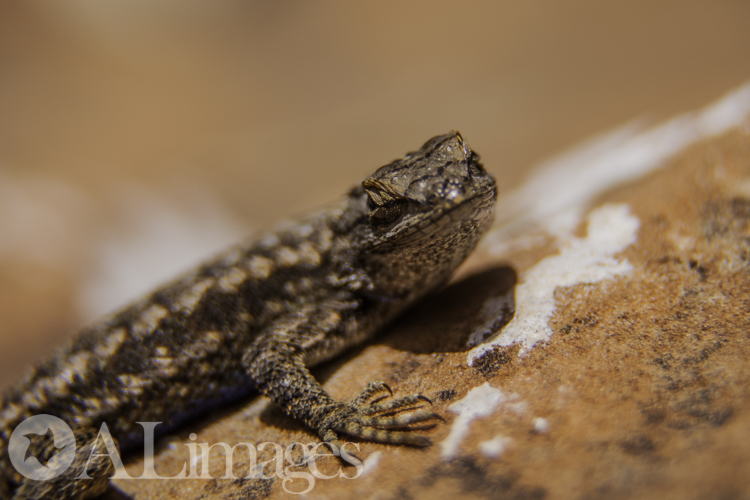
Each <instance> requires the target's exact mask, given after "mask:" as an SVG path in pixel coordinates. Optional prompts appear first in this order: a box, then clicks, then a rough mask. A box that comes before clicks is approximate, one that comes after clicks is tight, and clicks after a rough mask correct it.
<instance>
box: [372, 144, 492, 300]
mask: <svg viewBox="0 0 750 500" xmlns="http://www.w3.org/2000/svg"><path fill="white" fill-rule="evenodd" d="M362 188H363V189H364V195H365V197H366V198H365V202H366V213H367V220H368V223H367V227H366V229H365V233H366V238H365V240H366V241H367V245H366V246H367V247H368V248H366V250H367V255H368V256H366V257H365V259H366V260H369V261H370V262H369V264H370V267H371V268H372V271H373V272H375V274H376V275H378V276H379V277H380V278H381V280H387V281H389V284H388V286H396V285H397V283H396V282H398V283H401V284H402V285H403V286H412V287H414V286H419V284H420V283H418V282H422V281H425V280H427V281H430V282H432V281H436V282H437V281H445V279H447V277H448V276H449V275H450V273H451V272H452V271H453V269H454V268H455V267H457V266H458V264H460V263H461V261H463V259H464V258H465V257H466V256H467V255H468V253H469V252H470V251H471V250H472V249H473V248H474V246H475V245H476V243H477V241H478V240H479V238H480V236H481V235H482V234H483V233H484V232H485V231H486V230H487V229H488V228H489V225H490V224H491V222H492V209H493V207H494V203H495V198H496V187H495V179H494V178H493V177H492V175H490V174H489V173H488V172H487V171H485V169H484V167H483V166H482V164H481V163H480V160H479V155H477V154H476V153H475V152H474V151H472V150H471V148H470V147H469V145H468V143H467V142H466V141H465V140H464V138H463V137H462V136H461V134H460V133H458V132H452V133H450V134H445V135H440V136H437V137H433V138H432V139H430V140H429V141H427V142H426V143H425V144H424V145H423V146H422V147H421V148H420V149H419V150H417V151H414V152H411V153H408V154H406V155H405V156H404V157H403V158H400V159H398V160H395V161H393V162H391V163H389V164H388V165H385V166H383V167H381V168H379V169H378V170H377V171H376V172H375V173H374V174H372V175H371V176H370V177H368V178H367V179H365V180H364V182H363V183H362ZM417 268H420V269H417ZM420 273H421V275H420ZM428 275H429V276H428ZM376 279H377V277H376ZM415 280H416V281H415ZM425 283H426V281H425ZM400 287H401V286H400V285H399V288H400Z"/></svg>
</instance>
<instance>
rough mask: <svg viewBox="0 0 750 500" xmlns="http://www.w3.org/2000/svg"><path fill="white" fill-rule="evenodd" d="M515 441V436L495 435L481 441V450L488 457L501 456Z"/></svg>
mask: <svg viewBox="0 0 750 500" xmlns="http://www.w3.org/2000/svg"><path fill="white" fill-rule="evenodd" d="M512 443H513V438H509V437H507V436H495V437H494V438H492V439H490V440H488V441H482V442H481V443H479V451H480V452H481V453H482V455H484V456H485V457H487V458H500V457H501V456H502V455H503V453H505V452H506V451H507V449H508V447H509V446H510V445H511V444H512Z"/></svg>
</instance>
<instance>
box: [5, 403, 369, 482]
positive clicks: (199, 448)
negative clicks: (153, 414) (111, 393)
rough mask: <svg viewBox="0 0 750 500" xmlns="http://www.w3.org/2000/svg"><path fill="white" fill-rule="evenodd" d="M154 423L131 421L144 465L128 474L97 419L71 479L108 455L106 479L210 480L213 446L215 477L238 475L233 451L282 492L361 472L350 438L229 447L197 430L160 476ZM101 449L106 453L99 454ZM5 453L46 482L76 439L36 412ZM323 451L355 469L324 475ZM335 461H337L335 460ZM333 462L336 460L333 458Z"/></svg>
mask: <svg viewBox="0 0 750 500" xmlns="http://www.w3.org/2000/svg"><path fill="white" fill-rule="evenodd" d="M160 423H161V422H137V424H139V425H140V426H142V427H143V430H144V441H143V445H144V446H143V450H144V462H143V467H144V470H143V474H142V475H141V476H139V477H132V476H130V475H129V474H128V472H127V471H126V470H125V468H124V467H123V464H122V460H121V459H120V454H119V451H118V449H117V446H116V445H115V443H114V440H113V438H112V436H111V435H110V434H109V430H108V428H107V424H105V423H102V424H101V428H100V429H99V434H98V435H97V438H96V441H95V442H96V443H101V444H102V445H103V446H101V447H99V446H97V447H94V446H89V445H87V446H86V447H85V449H86V450H88V459H87V460H86V462H85V465H84V464H83V462H81V463H79V465H78V466H77V468H76V469H75V470H74V473H77V474H78V475H77V476H75V480H81V479H91V476H89V474H94V472H93V470H94V469H91V468H90V467H91V465H92V460H93V459H101V458H102V457H109V459H110V460H111V461H112V464H113V465H114V475H112V476H111V477H110V479H130V480H133V479H162V480H175V479H214V477H215V476H212V475H211V474H210V473H209V470H208V464H209V461H210V454H211V451H212V449H213V448H216V449H217V450H221V451H223V455H224V465H225V469H224V473H223V475H221V476H220V477H221V478H222V479H241V478H240V477H237V476H235V473H234V458H235V452H236V453H237V454H242V455H243V456H244V457H245V458H246V460H243V461H242V462H243V466H244V467H241V468H243V469H244V471H245V473H246V474H245V476H244V477H246V478H255V479H272V478H274V477H278V478H279V479H282V488H283V489H284V491H286V492H287V493H293V494H303V493H307V492H309V491H311V490H312V489H313V487H314V486H315V480H316V479H333V478H336V477H339V478H345V479H355V478H357V477H359V476H360V475H361V474H362V471H363V465H362V462H361V461H360V460H359V459H358V458H357V457H356V456H354V455H351V454H349V453H348V452H347V451H346V450H345V448H346V446H347V445H349V444H352V445H353V447H356V448H357V450H359V447H358V446H357V445H356V444H354V443H343V444H342V445H341V448H339V447H337V446H336V445H334V444H332V443H308V444H304V443H298V442H294V443H291V444H289V445H287V446H286V448H285V447H283V446H281V445H280V444H278V443H271V442H267V443H260V444H258V445H257V446H256V445H255V444H253V443H237V444H235V445H233V446H232V445H229V444H227V443H221V442H219V443H214V444H212V445H209V444H208V443H200V442H196V440H197V438H198V437H197V435H196V434H195V433H191V434H190V437H189V441H190V442H187V443H185V447H186V448H187V449H188V451H189V455H190V458H189V460H187V461H186V462H185V463H184V464H183V468H182V471H181V472H180V473H178V474H177V475H172V476H168V477H164V476H160V475H159V474H158V473H157V472H156V470H155V469H154V465H155V462H154V437H155V428H156V426H157V425H159V424H160ZM105 450H106V453H103V452H104V451H105ZM328 450H330V453H328V452H327V451H328ZM8 455H9V458H10V461H11V463H12V464H13V466H14V467H15V468H16V470H17V471H18V472H19V473H21V474H22V475H23V476H25V477H27V478H29V479H32V480H34V481H48V480H50V479H54V478H56V477H58V476H60V475H61V474H63V473H65V472H66V470H67V469H68V468H69V467H70V465H71V464H72V463H73V461H74V459H75V457H76V439H75V436H74V434H73V430H72V429H71V428H70V427H69V426H68V425H67V424H66V423H65V422H64V421H63V420H61V419H59V418H57V417H55V416H52V415H36V416H33V417H29V418H27V419H26V420H24V421H23V422H21V423H20V424H19V425H18V426H17V427H16V428H15V430H14V431H13V433H12V434H11V435H10V439H9V441H8ZM79 455H80V453H79ZM261 455H263V456H265V457H268V456H269V455H270V456H272V457H273V458H271V459H270V460H265V461H261V462H259V461H258V459H259V458H260V457H261ZM326 456H328V457H333V456H335V457H339V458H340V459H341V460H342V461H343V462H346V463H348V464H350V465H352V466H354V467H355V469H356V473H355V474H354V475H351V476H350V475H346V474H344V472H343V470H341V468H340V467H339V468H338V471H337V472H336V473H334V474H331V475H329V474H324V473H323V472H322V471H321V470H320V469H318V466H317V464H316V460H317V459H318V458H320V457H326ZM80 458H82V459H83V458H85V457H80ZM43 462H45V463H43ZM337 463H339V462H338V461H337ZM339 465H341V464H340V463H339ZM241 475H242V474H241ZM300 488H301V490H300Z"/></svg>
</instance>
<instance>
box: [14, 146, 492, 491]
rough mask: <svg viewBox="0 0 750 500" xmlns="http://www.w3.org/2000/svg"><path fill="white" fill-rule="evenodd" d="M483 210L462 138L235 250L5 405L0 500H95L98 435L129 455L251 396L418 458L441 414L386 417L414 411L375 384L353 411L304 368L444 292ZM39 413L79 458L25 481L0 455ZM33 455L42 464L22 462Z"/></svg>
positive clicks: (336, 438)
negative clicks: (60, 426) (168, 428)
mask: <svg viewBox="0 0 750 500" xmlns="http://www.w3.org/2000/svg"><path fill="white" fill-rule="evenodd" d="M494 201H495V181H494V179H493V178H492V176H491V175H489V174H488V173H487V172H486V171H485V170H484V169H483V168H482V166H481V164H480V163H479V157H478V155H477V154H476V153H474V152H473V151H471V149H470V148H469V146H468V144H467V143H466V142H465V141H464V139H463V138H462V137H461V135H460V134H459V133H458V132H454V133H451V134H446V135H442V136H437V137H434V138H432V139H430V140H429V141H428V142H427V143H425V145H424V146H423V147H422V148H421V149H420V150H418V151H415V152H412V153H409V154H407V155H406V156H405V157H404V158H401V159H399V160H396V161H394V162H392V163H390V164H388V165H386V166H384V167H381V168H380V169H378V170H377V171H376V172H375V173H374V174H373V175H372V176H370V177H369V178H368V179H365V181H364V182H363V183H362V185H361V186H360V187H357V188H354V189H352V190H351V191H350V192H349V193H348V194H347V196H346V197H345V198H344V199H343V200H342V201H341V202H340V203H339V204H337V205H335V206H333V207H332V208H330V209H328V210H324V211H321V212H319V213H316V214H315V215H313V216H311V217H310V218H308V219H306V220H303V221H301V222H299V223H297V224H294V225H291V226H287V227H285V228H284V229H282V230H280V231H277V232H275V233H270V234H267V235H264V236H262V237H260V238H259V239H257V240H255V241H251V242H249V243H247V244H245V245H240V246H237V247H235V248H232V249H230V250H228V251H227V252H226V253H224V254H223V255H220V256H218V257H217V258H215V259H214V260H213V261H211V262H208V263H206V264H204V265H202V266H200V267H198V268H197V269H196V270H195V271H193V272H191V273H189V274H187V275H185V276H184V277H182V278H180V279H177V280H176V281H174V282H173V283H171V284H168V285H166V286H164V287H163V288H161V289H159V290H157V291H155V292H154V293H152V294H151V295H149V296H148V297H146V298H144V299H143V300H141V301H139V302H137V303H135V304H132V305H130V306H129V307H126V308H125V309H123V310H121V311H120V312H118V313H116V314H114V315H112V316H111V317H109V318H105V319H104V320H102V321H100V322H98V323H96V324H94V325H92V326H91V327H89V328H86V329H85V330H84V331H82V332H81V333H80V334H79V335H78V336H76V337H75V338H74V339H73V340H72V341H71V342H70V344H69V345H68V346H67V347H66V348H65V349H63V350H61V351H59V352H58V353H57V354H56V355H55V356H54V357H52V358H51V359H49V360H46V361H44V362H42V363H40V364H38V365H36V366H35V367H34V369H33V371H32V373H31V374H30V375H29V376H28V377H27V378H26V379H25V380H24V381H23V382H22V383H20V384H19V385H18V386H16V387H15V388H13V389H11V390H10V391H8V392H7V393H5V394H4V395H3V396H2V400H1V401H0V402H1V406H0V470H1V471H2V473H1V474H0V496H2V495H3V493H4V492H12V491H15V496H14V497H13V498H15V499H21V498H36V497H39V496H40V495H41V496H44V498H49V499H53V500H54V499H76V500H81V499H85V498H91V497H92V496H93V495H95V494H97V492H100V491H102V490H103V489H104V488H106V485H107V481H108V480H107V478H108V477H109V476H110V475H111V473H112V469H111V466H110V464H109V463H97V464H96V466H95V467H94V468H93V469H89V470H88V474H89V475H90V476H91V477H93V479H91V480H74V479H73V478H74V477H76V476H77V475H79V474H80V472H81V471H82V470H83V467H85V460H86V459H87V458H88V454H87V453H88V452H90V451H91V447H92V446H94V444H95V443H94V442H93V440H94V436H96V430H97V429H98V428H99V426H100V425H101V423H103V422H106V423H107V425H108V428H109V430H110V432H111V433H112V436H113V437H114V438H115V439H116V440H118V441H119V442H121V443H123V444H125V443H127V442H128V441H130V440H132V439H135V438H138V437H139V436H140V434H139V431H142V428H141V427H140V426H139V425H137V424H136V422H147V421H159V422H165V423H166V424H167V425H169V424H178V423H179V422H181V421H183V420H185V419H186V418H188V417H189V416H190V415H193V414H195V413H197V412H200V411H201V410H204V409H206V408H208V407H210V406H212V405H215V404H217V403H219V402H221V401H223V400H227V399H232V398H237V397H238V396H241V395H243V394H246V393H248V392H251V391H253V390H257V391H260V392H262V393H263V394H265V395H267V396H268V397H270V398H271V399H272V400H273V401H274V402H276V403H277V404H278V405H279V406H281V407H282V408H283V409H284V411H286V412H287V413H288V414H290V415H292V416H293V417H295V418H297V419H299V420H300V421H302V422H304V423H305V424H307V425H308V426H309V427H310V428H312V429H313V430H315V431H316V432H317V433H318V434H319V435H320V436H321V438H322V439H324V440H326V441H331V442H334V443H337V442H340V438H341V437H342V436H348V437H354V438H359V439H366V440H372V441H379V442H385V443H392V444H408V445H416V446H423V445H426V444H428V443H429V441H428V440H427V438H425V437H424V436H421V435H417V434H415V433H413V432H411V431H410V428H411V429H412V430H413V429H414V428H418V426H416V427H415V426H414V425H413V424H421V423H423V422H430V421H434V420H436V419H439V418H440V417H439V416H438V415H436V414H435V413H433V412H430V411H425V410H419V411H416V412H413V413H410V414H402V415H397V416H394V414H396V413H399V412H402V411H405V410H412V409H415V408H417V407H419V406H420V405H422V404H423V403H424V400H425V398H422V397H421V396H418V395H408V396H404V397H401V398H397V399H389V400H378V401H374V402H371V401H369V400H370V399H371V397H372V396H373V395H375V394H378V393H382V392H383V391H384V388H385V389H387V386H385V385H384V384H382V383H380V382H373V383H371V384H369V385H368V386H367V388H365V390H364V391H363V392H362V394H361V395H360V396H359V397H357V398H355V399H354V400H353V401H351V402H349V403H346V402H339V401H335V400H333V399H332V398H331V397H330V396H329V395H328V394H327V393H326V392H325V390H324V389H323V388H322V387H321V386H320V384H319V383H318V382H317V381H316V380H315V379H314V378H313V377H312V376H311V375H310V372H309V371H308V367H310V366H314V365H316V364H318V363H321V362H323V361H325V360H328V359H330V358H332V357H334V356H336V355H338V354H339V353H341V352H342V351H343V350H344V349H346V348H348V347H350V346H352V345H355V344H358V343H361V342H362V341H364V340H366V339H368V338H370V337H371V336H372V335H373V334H374V333H375V332H376V331H377V330H378V329H380V328H381V327H382V326H383V325H384V324H385V323H387V322H388V321H389V320H391V319H392V318H393V317H394V316H396V315H397V314H399V313H400V312H401V311H402V310H403V309H404V308H406V307H408V306H409V305H410V304H411V303H413V302H414V301H415V300H417V299H418V298H420V297H421V296H423V295H424V294H425V293H427V292H429V291H430V290H432V289H434V288H436V287H438V286H440V285H442V284H443V283H445V281H446V280H447V279H448V278H449V276H450V274H451V273H452V271H453V270H454V269H455V268H456V267H457V266H458V265H459V264H460V263H461V262H462V261H463V260H464V258H465V257H466V256H467V255H468V254H469V252H471V250H472V249H473V248H474V246H475V245H476V243H477V241H478V240H479V238H480V237H481V235H482V234H483V233H484V232H485V230H486V229H487V228H488V227H489V225H490V224H491V220H492V209H493V205H494ZM388 391H390V389H388ZM41 413H46V414H52V415H55V416H58V417H59V418H62V419H63V420H65V421H66V422H67V423H68V424H70V425H71V426H72V427H74V430H75V431H76V439H77V442H79V448H80V450H79V451H80V453H79V455H80V456H81V458H80V459H79V458H78V455H77V458H76V461H74V462H73V465H71V467H70V468H69V469H68V471H66V473H65V474H63V475H61V476H59V477H58V478H56V479H55V480H53V481H51V482H47V483H34V482H32V481H28V480H25V479H24V478H23V477H22V476H20V475H19V474H17V473H16V472H15V470H14V469H13V467H12V465H11V464H10V462H9V458H8V450H7V442H8V438H9V435H10V433H11V432H12V430H13V429H14V428H15V427H16V426H17V425H18V424H19V423H20V422H21V421H23V420H24V419H25V418H27V417H29V416H32V415H36V414H41ZM410 426H411V427H410ZM394 429H399V430H394ZM47 451H48V450H47ZM37 452H38V453H40V455H39V456H41V454H42V453H45V452H46V451H45V450H43V449H30V453H31V454H32V455H34V454H35V453H37ZM34 456H37V455H34ZM8 494H10V493H8Z"/></svg>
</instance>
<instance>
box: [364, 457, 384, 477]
mask: <svg viewBox="0 0 750 500" xmlns="http://www.w3.org/2000/svg"><path fill="white" fill-rule="evenodd" d="M382 456H383V454H382V453H381V452H379V451H376V452H375V453H371V454H370V455H369V456H368V457H367V458H365V461H364V462H362V475H361V476H360V477H366V476H369V475H370V474H372V472H373V471H374V470H375V469H377V467H378V464H379V463H380V459H381V458H382Z"/></svg>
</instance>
